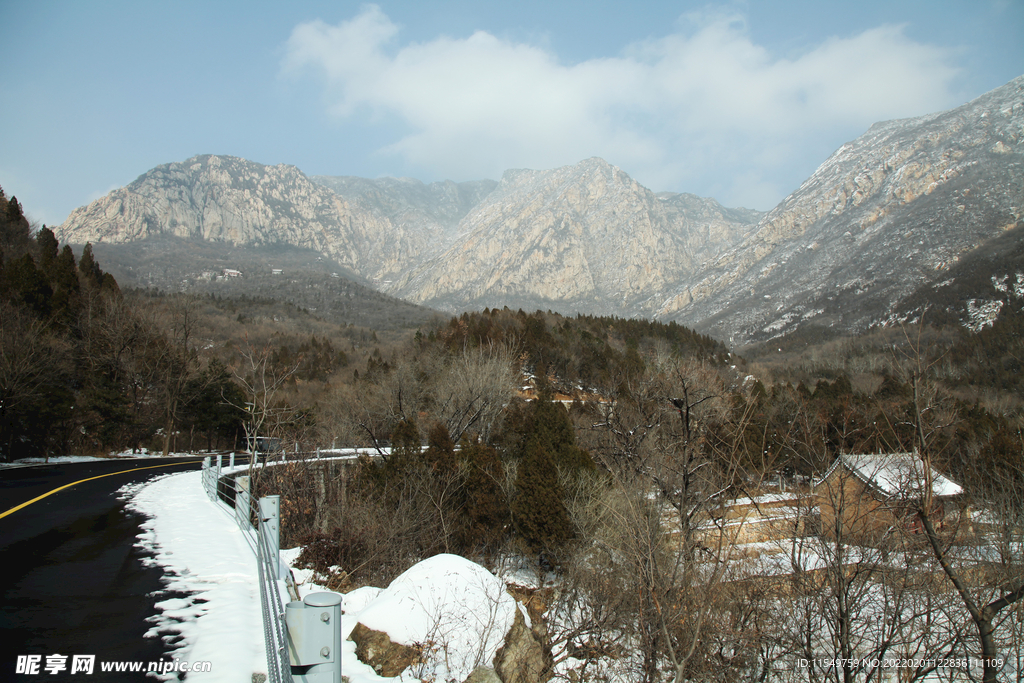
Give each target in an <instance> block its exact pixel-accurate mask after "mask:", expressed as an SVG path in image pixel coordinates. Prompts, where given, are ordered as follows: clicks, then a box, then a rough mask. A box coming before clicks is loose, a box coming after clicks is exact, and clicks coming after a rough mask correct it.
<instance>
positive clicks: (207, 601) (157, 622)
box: [120, 472, 526, 683]
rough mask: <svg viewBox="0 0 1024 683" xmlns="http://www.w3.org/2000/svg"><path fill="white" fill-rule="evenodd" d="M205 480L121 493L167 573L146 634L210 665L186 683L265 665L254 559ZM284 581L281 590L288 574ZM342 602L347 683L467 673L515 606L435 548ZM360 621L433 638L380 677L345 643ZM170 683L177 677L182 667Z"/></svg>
mask: <svg viewBox="0 0 1024 683" xmlns="http://www.w3.org/2000/svg"><path fill="white" fill-rule="evenodd" d="M201 476H202V473H201V472H187V473H180V474H168V475H163V476H160V477H156V478H155V479H152V480H150V481H149V482H147V483H144V484H133V485H129V486H125V487H123V488H122V489H121V490H120V493H121V495H122V497H123V498H124V499H125V500H126V501H127V502H128V505H129V507H130V508H131V509H133V510H135V511H137V512H139V513H141V514H144V515H146V516H147V517H149V520H148V521H147V522H145V523H144V524H143V533H142V534H141V535H140V536H139V545H140V546H141V547H143V548H145V549H146V550H148V551H150V552H151V553H152V554H153V557H152V559H151V560H150V561H151V562H152V563H154V564H157V565H159V566H161V567H163V568H164V570H165V572H166V573H167V578H166V579H165V581H166V582H167V587H166V591H167V593H168V597H167V599H165V600H163V601H161V602H159V603H157V608H158V609H159V610H160V612H159V613H158V614H156V615H154V616H153V617H152V619H151V621H152V622H153V628H152V629H151V630H150V635H151V636H152V637H163V638H165V639H168V640H171V641H173V639H174V638H175V634H177V633H180V636H181V638H180V641H179V642H178V643H177V649H176V650H175V651H174V653H173V654H172V655H171V657H172V658H179V659H180V660H181V661H184V662H189V663H194V662H205V661H208V662H210V663H211V665H212V666H211V669H212V671H211V672H210V673H190V674H189V675H188V681H190V683H191V682H192V681H218V682H220V681H223V682H224V683H228V682H234V681H237V682H238V683H243V682H244V683H251V681H252V674H253V673H265V672H266V671H267V665H266V655H265V651H264V641H263V622H262V613H261V609H260V595H259V576H258V570H257V567H256V558H255V556H254V555H253V553H252V551H251V550H250V548H249V545H248V543H247V541H246V539H245V536H244V534H243V532H242V531H241V530H240V529H239V528H238V526H237V524H236V523H235V520H234V518H233V517H231V516H230V514H228V512H227V511H226V510H225V508H223V507H222V506H220V505H219V504H217V503H214V502H212V501H210V499H209V498H208V497H207V496H206V493H205V491H204V490H203V486H202V482H201ZM298 555H299V549H297V548H296V549H291V550H283V551H282V552H281V557H282V560H283V561H284V562H286V563H287V564H289V565H291V564H292V563H294V562H295V560H296V558H297V557H298ZM293 573H294V576H295V579H296V583H297V584H298V590H299V594H300V596H301V597H305V596H306V595H308V594H309V593H312V592H316V591H321V590H324V588H323V587H321V586H318V585H317V584H316V583H314V582H313V573H312V572H311V571H308V570H301V569H295V570H294V572H293ZM280 587H281V594H282V598H284V596H286V595H287V592H286V591H285V587H284V585H283V582H282V584H281V586H280ZM181 594H185V595H186V597H180V595H181ZM284 599H287V598H284ZM342 609H343V611H344V615H343V616H342V638H343V642H344V645H343V651H342V671H343V672H344V675H345V676H346V677H348V679H349V680H350V681H351V683H381V682H382V681H401V682H402V683H411V682H412V681H420V680H423V678H424V677H427V678H433V677H436V679H437V680H447V679H448V677H449V675H450V676H451V677H453V678H457V679H458V680H464V679H465V678H466V676H467V675H468V674H469V672H470V671H472V669H473V667H474V666H475V665H476V664H478V663H487V664H489V663H490V662H491V661H492V659H493V657H494V652H495V650H496V649H497V648H498V646H500V645H501V642H502V639H503V638H504V635H505V633H506V632H507V631H508V629H509V627H510V626H511V623H512V620H513V617H514V615H515V610H516V605H515V601H514V600H513V599H512V597H511V596H510V595H509V594H508V593H507V592H506V591H505V586H504V583H503V582H502V580H501V579H499V578H498V577H495V576H493V575H491V574H490V573H489V572H488V571H487V570H486V569H484V568H483V567H481V566H479V565H477V564H474V563H473V562H470V561H469V560H467V559H465V558H462V557H459V556H456V555H437V556H435V557H433V558H430V559H428V560H425V561H423V562H420V563H419V564H417V565H415V566H413V567H412V568H411V569H409V570H408V571H407V572H405V573H404V574H402V575H401V576H399V577H398V578H397V579H395V580H394V581H393V582H392V583H391V585H390V586H389V587H388V588H386V589H379V588H369V587H367V588H360V589H358V590H355V591H353V592H351V593H349V594H347V595H345V596H343V601H342ZM525 616H526V615H525V612H524V617H525ZM357 622H362V623H363V624H364V625H366V626H368V627H370V628H372V629H375V630H378V631H384V632H386V633H388V635H389V636H390V637H391V639H392V640H393V641H394V642H398V643H404V644H408V645H411V644H414V643H432V645H431V647H430V648H429V650H428V652H427V654H426V657H425V658H424V662H422V663H421V664H418V665H416V666H414V667H410V668H409V669H406V671H405V672H403V674H402V675H401V676H399V677H397V678H382V677H380V676H378V675H377V674H376V673H375V672H374V671H373V669H372V668H370V667H369V666H367V665H365V664H363V663H362V662H360V661H359V660H358V658H357V657H356V654H355V650H356V645H355V643H353V642H352V641H350V640H348V636H349V634H350V633H351V631H352V629H353V628H354V627H355V625H356V623H357ZM413 669H415V671H414V670H413ZM163 680H178V678H177V674H168V675H167V676H165V677H164V679H163Z"/></svg>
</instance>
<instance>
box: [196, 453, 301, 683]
mask: <svg viewBox="0 0 1024 683" xmlns="http://www.w3.org/2000/svg"><path fill="white" fill-rule="evenodd" d="M230 463H231V466H233V465H234V454H232V456H231V460H230ZM221 476H222V469H221V456H217V462H216V466H215V467H214V466H213V465H212V464H211V462H210V458H205V459H204V460H203V474H202V479H203V488H204V489H205V490H206V495H207V496H208V497H209V498H210V500H211V501H213V502H215V503H218V504H220V505H222V506H224V507H225V509H226V510H227V511H228V512H229V514H231V515H232V517H234V519H235V521H236V523H237V524H238V526H239V528H240V529H241V530H242V531H243V532H244V534H245V537H246V540H247V541H248V543H249V547H250V548H251V549H252V551H253V553H254V555H255V556H256V566H257V568H258V570H259V580H260V606H261V609H262V612H263V638H264V644H265V647H266V652H267V679H268V680H269V681H270V683H294V679H293V678H292V671H291V663H290V659H289V653H288V632H287V627H286V624H285V603H284V602H282V600H281V591H280V588H279V585H278V580H279V579H280V578H281V561H280V555H279V553H278V550H279V548H280V545H279V543H280V540H279V539H280V519H279V510H280V498H279V497H278V496H267V497H266V498H261V499H260V500H259V501H253V500H252V495H251V494H250V492H249V481H248V479H249V478H248V477H237V478H236V479H235V481H234V487H233V491H232V492H233V493H234V495H233V496H230V497H229V496H226V495H222V492H221Z"/></svg>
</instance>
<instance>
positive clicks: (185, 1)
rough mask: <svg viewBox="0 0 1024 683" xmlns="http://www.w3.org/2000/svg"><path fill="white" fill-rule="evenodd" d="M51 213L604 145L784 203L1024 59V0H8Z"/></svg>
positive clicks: (16, 107)
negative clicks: (177, 166) (232, 159)
mask: <svg viewBox="0 0 1024 683" xmlns="http://www.w3.org/2000/svg"><path fill="white" fill-rule="evenodd" d="M0 13H2V14H0V16H2V17H3V25H4V39H3V41H0V93H2V96H0V187H2V188H3V190H4V191H5V193H6V194H7V195H8V196H11V195H14V196H17V197H18V200H19V202H21V204H22V205H23V207H24V209H25V212H26V214H27V215H28V216H29V218H30V219H31V220H33V221H35V222H36V223H38V224H48V225H59V224H60V223H62V222H63V221H64V220H65V218H66V217H67V215H68V213H70V212H71V211H72V210H73V209H75V208H76V207H78V206H82V205H84V204H87V203H88V202H90V201H93V200H95V199H97V198H99V197H102V196H103V195H105V194H106V193H108V192H110V191H111V190H113V189H115V188H118V187H122V186H124V185H127V184H128V183H130V182H132V181H133V180H134V179H135V178H137V177H138V176H140V175H142V174H143V173H145V172H146V171H147V170H149V169H151V168H153V167H155V166H158V165H160V164H165V163H170V162H175V161H184V160H185V159H188V158H189V157H192V156H194V155H197V154H221V155H232V156H239V157H243V158H246V159H249V160H251V161H256V162H259V163H263V164H268V165H269V164H280V163H285V164H292V165H294V166H297V167H298V168H299V169H300V170H302V171H303V172H304V173H306V174H307V175H353V176H361V177H366V178H375V177H381V176H399V177H412V178H417V179H419V180H422V181H424V182H432V181H436V180H446V179H451V180H456V181H464V180H479V179H482V178H492V179H495V180H498V179H500V178H501V175H502V173H503V172H504V171H505V170H507V169H510V168H532V169H547V168H555V167H558V166H563V165H567V164H573V163H576V162H578V161H581V160H583V159H587V158H589V157H594V156H598V157H601V158H603V159H605V160H607V161H608V162H610V163H612V164H615V165H616V166H618V167H620V168H621V169H622V170H624V171H625V172H627V173H628V174H630V175H631V176H632V177H634V178H635V179H636V180H637V181H639V182H640V183H641V184H643V185H645V186H646V187H648V188H650V189H652V190H654V191H672V192H691V193H694V194H698V195H701V196H705V197H713V198H715V199H717V200H718V201H720V202H722V203H723V204H725V205H726V206H743V207H747V208H754V209H761V210H767V209H770V208H772V207H773V206H774V205H775V204H777V203H778V202H779V201H781V200H782V199H783V198H784V197H785V196H786V195H788V194H789V193H790V192H792V191H793V190H795V189H796V188H797V186H799V184H800V183H801V182H802V181H803V180H804V179H806V178H807V177H808V176H809V175H810V174H811V173H813V172H814V170H815V168H817V167H818V165H819V164H821V163H822V162H823V161H824V160H825V159H826V158H827V157H828V155H829V154H831V153H832V152H833V151H835V150H836V149H838V148H839V147H840V146H842V144H843V143H844V142H847V141H849V140H852V139H854V138H856V137H857V136H859V135H860V134H862V133H863V132H865V131H866V130H867V129H868V127H870V125H871V124H872V123H874V122H877V121H883V120H888V119H894V118H903V117H910V116H919V115H923V114H928V113H932V112H936V111H941V110H944V109H949V108H952V107H955V106H958V105H960V104H963V103H964V102H967V101H969V100H971V99H974V98H975V97H978V96H979V95H982V94H984V93H986V92H988V91H989V90H992V89H994V88H997V87H999V86H1001V85H1004V84H1005V83H1007V82H1008V81H1010V80H1012V79H1013V78H1016V77H1017V76H1020V75H1022V74H1024V39H1022V38H1024V0H970V1H960V0H950V1H944V0H927V1H925V0H921V1H919V0H887V1H885V0H879V1H876V0H861V1H858V2H843V3H837V2H827V1H824V0H770V1H768V0H766V1H760V0H746V1H742V0H737V1H734V2H722V3H704V2H686V1H680V0H676V1H674V2H668V1H661V0H655V1H649V2H644V3H626V2H610V1H607V0H587V1H586V2H583V1H577V0H572V1H566V2H559V1H558V0H554V1H553V2H552V0H545V1H543V2H542V1H540V0H520V1H519V2H515V3H512V2H501V3H497V2H489V1H488V0H473V1H469V0H448V1H444V2H424V1H422V0H420V1H419V2H406V1H401V2H389V1H387V0H381V1H380V2H378V3H376V4H369V3H367V4H364V3H358V2H305V1H302V0H297V1H295V2H287V3H283V2H269V1H261V0H250V1H248V2H241V1H237V0H212V1H211V0H200V1H196V0H178V1H176V2H161V3H158V2H138V1H137V0H131V1H126V2H119V1H118V2H115V1H107V0H93V1H91V2H72V1H70V0H33V1H28V0H0Z"/></svg>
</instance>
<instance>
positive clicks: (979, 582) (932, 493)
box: [894, 324, 1024, 683]
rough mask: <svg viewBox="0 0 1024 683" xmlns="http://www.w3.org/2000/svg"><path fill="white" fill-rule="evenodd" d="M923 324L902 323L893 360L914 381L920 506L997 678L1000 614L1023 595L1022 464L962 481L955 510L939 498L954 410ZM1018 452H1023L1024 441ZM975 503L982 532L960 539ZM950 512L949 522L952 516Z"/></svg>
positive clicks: (938, 557)
mask: <svg viewBox="0 0 1024 683" xmlns="http://www.w3.org/2000/svg"><path fill="white" fill-rule="evenodd" d="M922 330H923V324H922V325H919V327H918V333H917V335H916V336H914V337H913V338H912V336H911V334H910V332H909V331H906V330H905V338H906V346H905V350H904V351H903V352H902V357H897V358H896V359H895V360H896V362H895V363H894V365H895V366H896V370H897V371H898V372H900V373H901V374H902V376H903V377H904V378H906V380H907V383H909V384H910V386H911V389H912V411H913V414H912V420H913V427H914V449H915V452H917V453H918V454H919V455H920V458H921V462H922V466H921V472H920V475H919V477H920V481H919V482H917V483H916V486H917V488H918V490H920V492H921V494H920V495H919V496H917V497H916V498H915V500H914V506H915V512H916V515H917V518H918V520H919V521H920V525H921V529H922V532H923V534H924V536H925V538H926V539H927V542H928V546H929V548H930V549H931V552H932V555H933V556H934V559H935V561H936V562H937V563H938V565H939V567H941V569H942V572H943V573H944V574H945V576H946V578H947V579H948V581H949V584H950V585H952V587H953V589H954V590H955V591H956V594H957V595H958V596H959V598H960V600H961V601H962V603H963V609H964V610H965V611H966V612H967V614H968V616H969V617H970V620H971V622H972V623H973V624H974V627H975V631H976V635H977V640H978V644H979V645H980V654H981V660H982V662H981V663H982V680H983V681H984V682H985V683H995V681H996V680H997V677H998V673H999V671H1000V670H1001V669H1002V668H1003V666H1004V664H1005V661H1004V659H1003V657H1002V656H1000V638H999V637H998V633H997V629H998V626H999V624H1000V615H1001V613H1002V612H1003V611H1004V610H1006V609H1007V608H1012V607H1013V606H1014V605H1016V604H1017V603H1018V602H1020V601H1021V598H1022V597H1024V466H1021V464H1020V463H1021V457H1019V456H1016V455H1014V456H1011V457H1010V458H1009V459H1007V460H1006V461H1005V462H1004V463H1003V467H1002V468H1001V471H998V472H986V473H982V474H981V476H978V477H976V478H974V480H972V481H970V482H964V484H965V485H966V486H967V487H968V494H969V495H968V496H964V497H963V498H962V500H961V504H960V506H959V509H957V510H955V511H950V510H945V509H943V506H942V505H941V504H939V503H937V500H936V499H937V491H936V486H937V482H936V481H935V477H936V473H935V469H934V464H935V463H936V461H937V460H938V459H939V455H940V453H941V452H942V450H943V447H944V441H943V440H942V438H941V435H942V433H943V431H944V428H946V427H948V426H949V425H950V424H951V423H952V422H953V421H954V419H955V414H952V413H951V411H949V410H942V409H941V408H942V400H941V399H942V396H941V393H940V392H939V391H938V388H937V386H936V384H935V383H934V382H931V381H929V370H930V369H931V368H932V367H933V366H934V365H935V364H936V363H937V362H939V361H940V360H941V356H939V357H938V358H929V354H928V353H927V351H926V350H925V349H924V344H923V343H922ZM1019 452H1020V454H1021V455H1024V443H1022V444H1021V447H1020V450H1019ZM972 505H973V508H974V509H975V510H978V511H979V512H980V513H981V514H983V515H985V516H986V517H987V518H988V519H987V523H983V524H981V525H980V527H981V528H980V529H979V531H980V533H979V536H978V537H977V538H976V539H975V541H974V542H973V543H969V544H968V543H964V542H963V534H962V531H963V530H964V529H965V527H967V526H968V522H969V519H970V515H971V506H972ZM950 517H952V518H953V520H952V521H953V523H952V524H948V523H947V520H948V519H949V518H950ZM1018 667H1019V663H1018Z"/></svg>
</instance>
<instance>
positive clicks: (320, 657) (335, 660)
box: [284, 592, 341, 683]
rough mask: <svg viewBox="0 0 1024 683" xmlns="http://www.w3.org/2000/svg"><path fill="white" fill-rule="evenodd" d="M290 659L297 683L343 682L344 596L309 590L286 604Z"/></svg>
mask: <svg viewBox="0 0 1024 683" xmlns="http://www.w3.org/2000/svg"><path fill="white" fill-rule="evenodd" d="M284 620H285V624H286V625H287V630H288V659H289V660H290V662H291V665H292V672H291V673H292V680H294V681H296V682H298V683H328V682H331V683H341V595H339V594H338V593H331V592H320V593H310V594H309V595H307V596H306V597H305V598H304V599H303V600H302V602H298V601H295V602H289V603H288V604H287V605H286V606H285V618H284Z"/></svg>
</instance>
